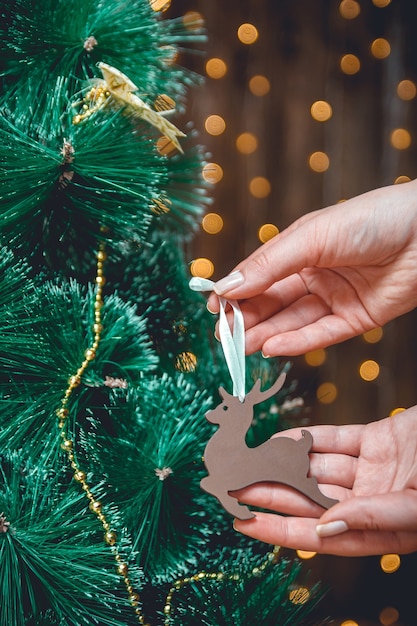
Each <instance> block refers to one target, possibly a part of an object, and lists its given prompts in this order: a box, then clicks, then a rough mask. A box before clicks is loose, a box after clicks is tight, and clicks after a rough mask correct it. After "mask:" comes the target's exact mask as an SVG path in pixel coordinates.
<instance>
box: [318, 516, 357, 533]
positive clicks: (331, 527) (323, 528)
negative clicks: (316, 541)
mask: <svg viewBox="0 0 417 626" xmlns="http://www.w3.org/2000/svg"><path fill="white" fill-rule="evenodd" d="M347 530H349V529H348V525H347V524H346V522H344V521H343V520H341V519H340V520H336V521H335V522H328V523H327V524H317V526H316V533H317V534H318V536H319V537H333V536H334V535H341V534H342V533H345V532H346V531H347Z"/></svg>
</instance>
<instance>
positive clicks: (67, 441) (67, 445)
mask: <svg viewBox="0 0 417 626" xmlns="http://www.w3.org/2000/svg"><path fill="white" fill-rule="evenodd" d="M72 446H73V443H72V441H71V439H65V441H63V442H62V443H61V448H62V449H63V450H65V451H66V452H68V451H69V450H72Z"/></svg>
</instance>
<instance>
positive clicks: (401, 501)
mask: <svg viewBox="0 0 417 626" xmlns="http://www.w3.org/2000/svg"><path fill="white" fill-rule="evenodd" d="M416 519H417V492H416V491H414V490H413V489H405V490H404V491H395V492H391V493H387V494H382V495H376V496H355V497H352V498H350V499H348V500H344V501H343V502H339V503H338V504H335V505H334V506H333V507H332V508H331V509H329V510H328V511H326V512H325V513H324V514H323V515H322V516H321V518H320V519H319V522H318V525H317V526H316V531H317V534H318V535H319V536H320V537H332V536H334V535H339V534H341V533H343V532H345V531H347V530H380V531H391V532H400V531H415V530H416Z"/></svg>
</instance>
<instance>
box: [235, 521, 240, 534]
mask: <svg viewBox="0 0 417 626" xmlns="http://www.w3.org/2000/svg"><path fill="white" fill-rule="evenodd" d="M233 530H235V531H236V532H237V533H240V530H239V528H236V520H233Z"/></svg>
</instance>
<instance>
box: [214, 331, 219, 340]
mask: <svg viewBox="0 0 417 626" xmlns="http://www.w3.org/2000/svg"><path fill="white" fill-rule="evenodd" d="M214 338H215V339H217V341H220V336H219V335H218V334H217V330H215V331H214Z"/></svg>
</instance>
